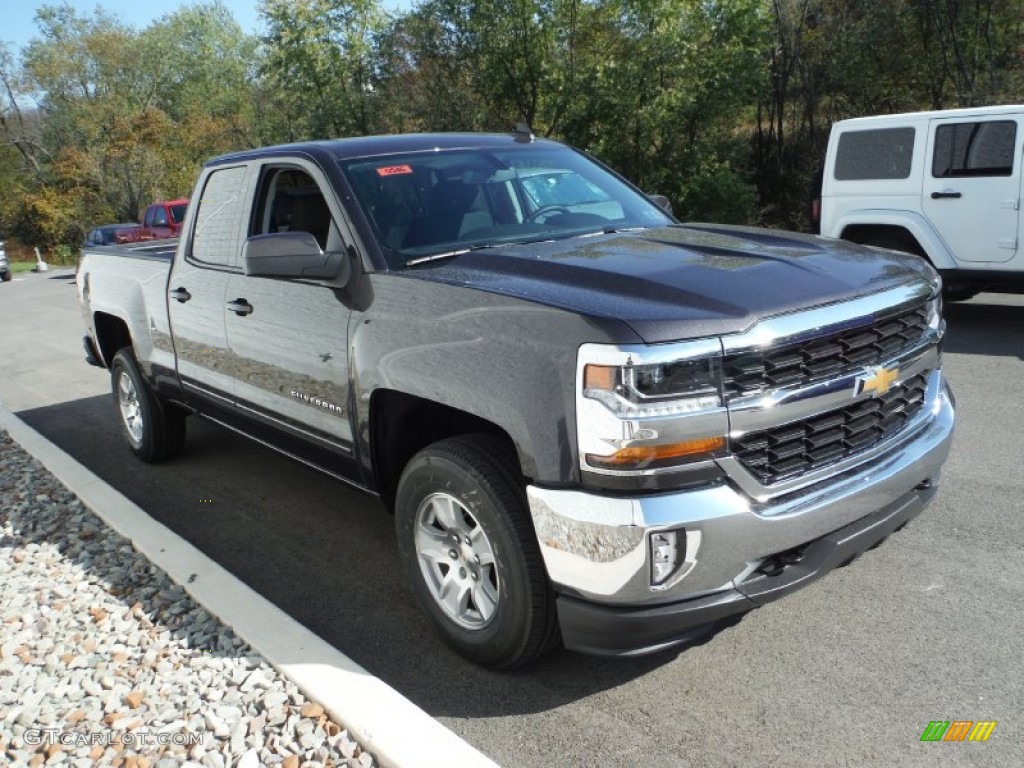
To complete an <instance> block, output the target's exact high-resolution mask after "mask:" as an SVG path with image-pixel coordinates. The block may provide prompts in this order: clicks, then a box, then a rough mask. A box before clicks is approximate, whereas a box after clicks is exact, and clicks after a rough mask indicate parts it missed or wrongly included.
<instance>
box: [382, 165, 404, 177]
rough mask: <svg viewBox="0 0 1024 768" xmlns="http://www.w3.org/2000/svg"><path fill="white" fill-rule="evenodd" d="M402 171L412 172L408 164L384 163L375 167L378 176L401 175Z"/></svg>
mask: <svg viewBox="0 0 1024 768" xmlns="http://www.w3.org/2000/svg"><path fill="white" fill-rule="evenodd" d="M403 173H412V168H410V167H409V166H408V165H385V166H383V167H381V168H378V169H377V175H378V176H401V175H402V174H403Z"/></svg>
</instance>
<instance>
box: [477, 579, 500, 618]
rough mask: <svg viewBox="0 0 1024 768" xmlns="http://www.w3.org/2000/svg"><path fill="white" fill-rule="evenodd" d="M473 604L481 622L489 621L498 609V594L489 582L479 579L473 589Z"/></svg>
mask: <svg viewBox="0 0 1024 768" xmlns="http://www.w3.org/2000/svg"><path fill="white" fill-rule="evenodd" d="M473 603H474V604H475V605H476V609H477V611H478V612H479V613H480V618H481V619H482V620H483V621H490V618H491V616H493V615H494V611H495V610H496V609H497V607H498V593H497V591H496V590H495V589H494V585H493V584H491V582H490V580H488V579H484V578H481V580H480V581H478V582H477V583H476V585H475V586H474V587H473Z"/></svg>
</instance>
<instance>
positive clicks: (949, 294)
mask: <svg viewBox="0 0 1024 768" xmlns="http://www.w3.org/2000/svg"><path fill="white" fill-rule="evenodd" d="M863 242H864V245H873V246H875V247H876V248H888V249H889V250H891V251H903V252H904V253H912V254H914V255H915V256H919V257H921V258H922V259H924V260H925V261H928V256H927V255H926V254H925V252H924V250H922V248H921V246H920V245H918V244H917V241H916V240H914V238H913V237H911V236H910V235H904V234H901V233H899V232H878V233H876V234H873V235H869V236H868V237H867V238H866V239H865V240H864V241H863ZM977 295H978V291H977V290H976V289H974V288H968V287H965V286H963V285H957V284H955V283H950V282H944V283H943V286H942V298H943V299H945V300H946V301H967V299H972V298H974V297H975V296H977Z"/></svg>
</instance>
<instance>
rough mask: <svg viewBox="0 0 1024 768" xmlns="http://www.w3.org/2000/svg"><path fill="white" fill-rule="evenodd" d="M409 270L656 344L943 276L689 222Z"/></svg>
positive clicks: (909, 260) (901, 257)
mask: <svg viewBox="0 0 1024 768" xmlns="http://www.w3.org/2000/svg"><path fill="white" fill-rule="evenodd" d="M402 274H403V275H404V276H407V277H411V278H416V279H421V280H432V281H437V282H444V283H450V284H453V285H461V286H469V287H473V288H477V289H480V290H484V291H488V292H492V293H498V294H503V295H507V296H512V297H516V298H521V299H526V300H529V301H533V302H538V303H542V304H545V305H548V306H553V307H560V308H563V309H568V310H571V311H574V312H578V313H580V314H584V315H590V316H594V317H601V318H608V319H617V320H620V321H622V322H624V323H626V324H627V325H629V326H630V328H632V329H633V331H634V332H635V333H636V334H637V335H638V336H640V338H641V339H643V340H644V341H645V342H647V343H657V342H664V341H676V340H681V339H687V338H698V337H705V336H718V335H724V334H730V333H739V332H742V331H744V330H746V329H748V328H749V327H750V326H752V325H753V324H754V323H755V322H757V321H758V320H761V319H763V318H765V317H768V316H771V315H779V314H784V313H787V312H792V311H795V310H799V309H805V308H809V307H813V306H820V305H823V304H831V303H834V302H838V301H843V300H846V299H852V298H856V297H859V296H863V295H865V294H869V293H875V292H877V291H883V290H886V289H889V288H893V287H895V286H898V285H905V284H908V283H914V282H922V281H929V280H931V279H932V274H933V273H932V271H931V268H930V267H929V266H928V265H927V264H926V263H925V262H924V261H923V260H922V259H919V258H916V257H913V256H908V255H905V254H899V253H895V252H893V251H886V250H881V249H877V248H867V247H864V246H859V245H854V244H852V243H848V242H845V241H842V240H830V239H826V238H822V237H816V236H811V235H800V234H796V233H791V232H779V231H774V230H765V229H754V228H746V227H731V226H724V225H710V224H687V225H679V226H671V227H663V228H657V229H646V230H642V231H638V232H622V233H615V234H600V235H593V236H584V237H575V238H569V239H564V240H554V241H548V242H542V243H528V244H519V245H510V246H507V247H498V248H490V249H487V250H482V251H477V252H470V253H465V254H462V255H460V256H456V257H453V258H452V259H450V260H441V261H438V262H435V263H429V262H428V263H424V264H422V265H419V266H416V267H412V268H410V269H408V270H406V271H405V272H403V273H402Z"/></svg>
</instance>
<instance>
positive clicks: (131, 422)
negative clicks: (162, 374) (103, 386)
mask: <svg viewBox="0 0 1024 768" xmlns="http://www.w3.org/2000/svg"><path fill="white" fill-rule="evenodd" d="M110 386H111V390H112V392H113V395H114V407H115V408H116V409H117V414H118V417H119V420H120V422H121V433H122V434H123V435H124V437H125V440H127V441H128V446H129V447H130V448H131V449H132V453H134V454H135V455H136V456H138V457H139V458H140V459H142V460H143V461H146V462H150V463H152V462H157V461H163V460H164V459H170V458H173V457H174V456H176V455H177V454H179V453H181V449H182V448H183V447H184V445H185V417H186V414H185V412H184V411H182V410H181V409H180V408H177V407H176V406H174V405H171V404H170V403H165V402H164V401H163V400H162V399H161V398H160V397H159V396H158V395H157V394H156V393H155V392H154V391H153V390H152V389H151V388H150V386H149V385H148V384H147V383H146V380H145V379H144V378H143V376H142V373H141V371H139V364H138V363H137V362H136V361H135V355H134V354H133V353H132V350H131V347H125V348H123V349H121V350H119V351H118V353H117V354H116V355H114V361H113V363H112V364H111V366H110ZM133 414H134V415H133Z"/></svg>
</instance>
